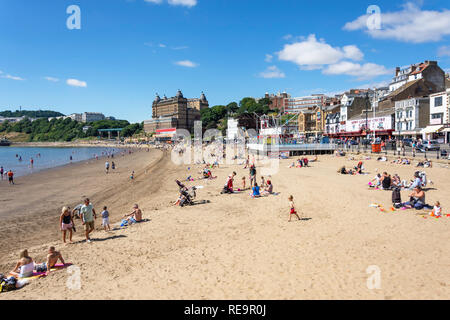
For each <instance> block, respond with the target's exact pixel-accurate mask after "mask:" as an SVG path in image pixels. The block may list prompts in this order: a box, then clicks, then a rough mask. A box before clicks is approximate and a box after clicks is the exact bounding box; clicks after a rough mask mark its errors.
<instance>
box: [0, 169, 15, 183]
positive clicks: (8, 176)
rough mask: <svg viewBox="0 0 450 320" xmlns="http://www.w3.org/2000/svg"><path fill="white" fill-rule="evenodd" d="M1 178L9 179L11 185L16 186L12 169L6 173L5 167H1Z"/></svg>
mask: <svg viewBox="0 0 450 320" xmlns="http://www.w3.org/2000/svg"><path fill="white" fill-rule="evenodd" d="M0 178H1V180H3V179H5V180H6V179H8V183H9V184H10V185H13V184H14V172H13V171H12V170H11V169H10V170H8V171H6V170H5V169H3V167H0Z"/></svg>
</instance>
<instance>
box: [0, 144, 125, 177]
mask: <svg viewBox="0 0 450 320" xmlns="http://www.w3.org/2000/svg"><path fill="white" fill-rule="evenodd" d="M119 151H120V149H118V148H104V147H103V148H100V147H84V148H60V147H58V148H55V147H0V166H2V167H3V169H4V170H5V172H6V171H9V170H10V169H11V170H12V171H13V172H14V176H15V177H17V176H24V175H27V174H31V173H34V172H37V171H40V170H44V169H50V168H54V167H58V166H63V165H66V164H70V163H75V162H79V161H84V160H89V159H93V158H95V157H97V156H98V157H102V156H106V155H108V154H115V153H117V152H119ZM20 157H21V158H22V161H20V160H19V159H20ZM70 157H72V160H70ZM31 159H33V165H31Z"/></svg>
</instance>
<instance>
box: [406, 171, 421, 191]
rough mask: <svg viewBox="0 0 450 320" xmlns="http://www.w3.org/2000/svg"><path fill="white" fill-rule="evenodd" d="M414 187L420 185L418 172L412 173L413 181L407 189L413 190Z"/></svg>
mask: <svg viewBox="0 0 450 320" xmlns="http://www.w3.org/2000/svg"><path fill="white" fill-rule="evenodd" d="M416 187H422V179H421V178H420V175H419V173H418V172H415V173H414V181H413V182H412V184H411V185H410V186H409V190H414V189H415V188H416Z"/></svg>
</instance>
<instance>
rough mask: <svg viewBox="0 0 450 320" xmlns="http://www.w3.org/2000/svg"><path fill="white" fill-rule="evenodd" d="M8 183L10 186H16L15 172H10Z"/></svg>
mask: <svg viewBox="0 0 450 320" xmlns="http://www.w3.org/2000/svg"><path fill="white" fill-rule="evenodd" d="M8 181H9V184H14V172H12V170H9V171H8Z"/></svg>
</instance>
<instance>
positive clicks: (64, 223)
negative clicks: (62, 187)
mask: <svg viewBox="0 0 450 320" xmlns="http://www.w3.org/2000/svg"><path fill="white" fill-rule="evenodd" d="M73 225H74V223H73V219H72V213H71V212H70V211H69V208H67V207H64V208H62V210H61V216H60V217H59V226H60V228H61V232H62V238H63V242H64V243H66V232H67V231H69V242H70V243H72V228H73Z"/></svg>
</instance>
